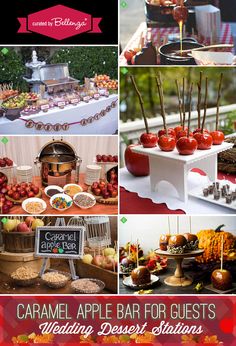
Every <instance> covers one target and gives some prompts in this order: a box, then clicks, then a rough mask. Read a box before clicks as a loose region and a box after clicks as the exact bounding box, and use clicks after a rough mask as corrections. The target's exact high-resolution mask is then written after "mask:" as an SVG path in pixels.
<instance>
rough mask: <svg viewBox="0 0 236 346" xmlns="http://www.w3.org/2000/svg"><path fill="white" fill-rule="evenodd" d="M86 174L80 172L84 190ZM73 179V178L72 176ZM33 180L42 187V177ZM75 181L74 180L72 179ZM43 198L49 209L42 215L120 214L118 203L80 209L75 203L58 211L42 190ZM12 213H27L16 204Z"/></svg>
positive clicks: (80, 182)
mask: <svg viewBox="0 0 236 346" xmlns="http://www.w3.org/2000/svg"><path fill="white" fill-rule="evenodd" d="M84 178H85V174H80V181H79V184H80V185H81V186H82V187H83V189H84V191H87V189H88V186H87V185H85V184H84ZM72 179H73V178H72ZM33 182H34V184H35V185H37V186H39V187H41V186H42V185H41V178H40V177H34V178H33ZM72 182H73V181H72ZM43 190H44V189H43ZM42 199H43V200H44V201H45V202H46V203H47V209H46V210H45V211H44V213H42V214H41V215H117V214H118V205H105V204H100V203H96V204H95V206H94V207H92V208H89V209H80V208H79V207H77V206H76V205H75V204H73V205H72V207H71V208H69V209H67V210H66V211H64V212H60V211H57V210H56V209H53V208H52V207H51V206H50V203H49V200H50V199H49V198H48V197H47V196H46V195H45V193H44V191H42ZM10 214H13V215H16V214H18V215H19V214H22V215H24V214H26V213H25V211H24V210H23V209H22V207H21V205H15V206H14V207H13V208H11V210H10Z"/></svg>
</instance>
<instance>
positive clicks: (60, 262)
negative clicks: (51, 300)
mask: <svg viewBox="0 0 236 346" xmlns="http://www.w3.org/2000/svg"><path fill="white" fill-rule="evenodd" d="M0 227H1V232H0V294H14V295H17V294H38V295H40V294H52V295H53V294H63V295H67V294H90V295H91V294H96V295H97V294H116V293H117V263H118V255H117V217H116V216H72V217H56V216H44V217H43V216H34V217H33V216H9V215H6V216H2V217H1V223H0Z"/></svg>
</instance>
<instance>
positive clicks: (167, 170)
mask: <svg viewBox="0 0 236 346" xmlns="http://www.w3.org/2000/svg"><path fill="white" fill-rule="evenodd" d="M232 147H233V143H226V142H224V143H222V144H221V145H213V146H212V148H211V149H209V150H196V151H195V153H194V154H193V155H179V153H178V151H177V149H175V150H173V151H171V152H164V151H162V150H160V149H159V148H157V147H155V148H150V149H149V148H143V146H142V145H140V146H135V147H133V148H132V151H134V152H136V153H139V154H143V155H146V156H148V158H149V165H150V187H151V190H152V191H153V192H154V191H155V189H156V187H157V185H158V184H159V183H160V182H161V181H167V182H169V183H170V184H172V185H173V186H174V187H175V189H176V190H177V192H178V195H179V198H180V200H181V201H183V202H184V203H187V202H188V186H187V179H188V172H189V171H191V169H193V168H198V169H201V170H202V171H204V172H205V173H206V174H207V175H208V177H209V179H210V180H211V181H216V180H217V154H218V153H220V152H222V151H225V150H227V149H230V148H232Z"/></svg>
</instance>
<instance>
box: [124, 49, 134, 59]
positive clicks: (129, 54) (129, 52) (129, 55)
mask: <svg viewBox="0 0 236 346" xmlns="http://www.w3.org/2000/svg"><path fill="white" fill-rule="evenodd" d="M135 54H136V52H135V51H134V50H133V49H129V50H126V51H125V52H124V57H125V59H126V60H127V61H128V62H130V61H131V60H132V58H133V56H135Z"/></svg>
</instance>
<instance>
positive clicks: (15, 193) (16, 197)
mask: <svg viewBox="0 0 236 346" xmlns="http://www.w3.org/2000/svg"><path fill="white" fill-rule="evenodd" d="M8 194H9V192H8ZM12 198H13V199H15V200H16V201H18V200H19V199H20V194H19V192H14V193H13V194H12Z"/></svg>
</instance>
